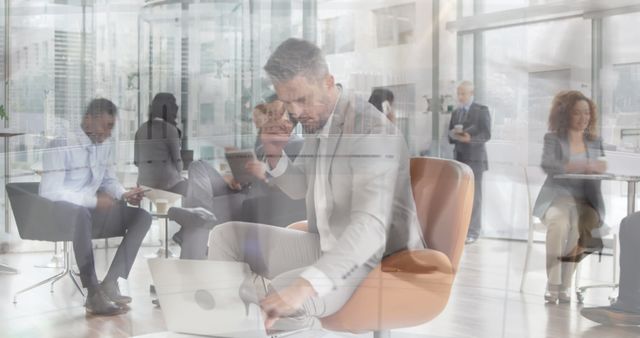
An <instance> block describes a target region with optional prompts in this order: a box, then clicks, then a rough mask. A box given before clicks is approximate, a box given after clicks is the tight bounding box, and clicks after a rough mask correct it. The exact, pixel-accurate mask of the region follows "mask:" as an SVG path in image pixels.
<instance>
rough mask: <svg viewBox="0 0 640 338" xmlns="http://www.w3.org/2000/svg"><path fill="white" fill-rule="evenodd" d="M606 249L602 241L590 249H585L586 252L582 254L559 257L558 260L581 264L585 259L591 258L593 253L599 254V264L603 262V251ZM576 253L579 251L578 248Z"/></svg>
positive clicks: (583, 251)
mask: <svg viewBox="0 0 640 338" xmlns="http://www.w3.org/2000/svg"><path fill="white" fill-rule="evenodd" d="M603 248H604V245H603V244H602V241H599V242H596V243H595V245H593V246H590V247H586V248H584V250H582V251H581V252H578V253H577V254H573V255H567V256H560V257H558V259H559V260H560V261H562V262H574V263H577V262H580V261H581V260H583V259H584V258H585V257H587V256H589V255H590V254H592V253H595V252H597V253H598V262H602V249H603ZM575 251H578V248H576V250H574V252H575Z"/></svg>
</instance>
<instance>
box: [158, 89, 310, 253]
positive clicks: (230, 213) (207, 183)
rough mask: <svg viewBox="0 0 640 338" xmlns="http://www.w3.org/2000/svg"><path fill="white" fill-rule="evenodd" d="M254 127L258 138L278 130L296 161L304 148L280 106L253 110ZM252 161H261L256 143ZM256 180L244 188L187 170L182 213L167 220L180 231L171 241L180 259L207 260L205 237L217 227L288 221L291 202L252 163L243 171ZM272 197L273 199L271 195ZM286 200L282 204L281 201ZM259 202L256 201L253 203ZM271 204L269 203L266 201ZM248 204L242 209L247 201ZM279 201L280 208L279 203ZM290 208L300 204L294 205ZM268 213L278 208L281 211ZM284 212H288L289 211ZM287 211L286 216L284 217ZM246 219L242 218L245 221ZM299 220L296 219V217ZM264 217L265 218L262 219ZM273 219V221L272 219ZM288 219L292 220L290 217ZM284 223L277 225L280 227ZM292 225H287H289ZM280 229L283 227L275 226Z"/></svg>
mask: <svg viewBox="0 0 640 338" xmlns="http://www.w3.org/2000/svg"><path fill="white" fill-rule="evenodd" d="M254 122H255V123H256V127H257V128H258V134H260V133H261V132H262V130H263V128H265V126H266V127H268V128H280V130H281V131H283V132H285V133H286V134H287V135H290V136H289V140H288V142H287V145H286V146H285V152H286V153H287V154H288V156H291V157H292V158H295V157H296V156H297V155H298V153H299V152H300V149H301V147H302V143H303V142H302V141H303V140H302V138H301V137H299V136H297V135H295V134H292V131H293V128H294V122H293V121H291V120H289V115H288V114H286V113H285V110H284V106H283V104H282V102H280V101H272V102H269V103H265V104H260V105H258V106H256V108H255V110H254ZM254 150H255V152H256V156H257V157H258V158H263V156H264V155H263V154H264V152H263V150H262V145H261V143H260V142H259V141H258V142H256V147H255V149H254ZM247 169H248V170H250V172H251V173H253V175H254V176H255V177H256V180H255V181H254V182H252V183H251V184H249V185H245V186H242V185H240V184H239V183H238V182H236V181H235V180H234V179H233V177H232V176H223V175H221V174H220V173H219V172H218V171H217V170H216V169H215V168H213V166H211V165H210V164H209V163H207V162H205V161H202V160H199V161H195V162H193V163H192V164H191V165H190V166H189V179H188V180H187V182H188V188H187V194H186V197H185V200H184V208H177V207H173V208H171V209H169V213H168V215H169V218H170V219H172V220H174V221H176V222H177V223H178V224H180V225H181V229H180V230H179V231H178V232H177V233H176V234H175V235H174V236H173V239H174V241H176V243H179V244H180V246H181V248H182V249H181V253H180V258H183V259H205V258H206V256H207V238H208V232H209V230H211V228H213V226H215V225H216V224H220V223H224V222H227V221H234V220H235V221H237V220H243V219H244V217H247V218H252V219H256V220H259V221H261V220H260V217H261V216H264V215H271V214H276V213H277V214H278V217H285V218H286V217H287V214H286V212H283V210H285V209H284V208H285V206H286V205H287V202H288V201H291V199H290V198H288V197H287V196H284V195H283V194H282V193H281V192H280V191H279V189H278V188H276V187H272V186H271V185H270V184H269V182H268V180H267V179H266V177H265V175H264V166H261V165H260V163H258V162H257V161H256V163H254V165H251V166H248V168H247ZM274 194H275V195H274ZM283 197H284V199H283ZM256 198H257V199H256ZM269 198H271V199H272V201H271V202H264V199H269ZM247 200H249V201H252V202H249V203H248V204H247V205H243V202H245V201H247ZM281 201H282V202H281ZM294 203H300V202H298V201H296V202H294ZM265 206H266V207H281V208H282V210H276V209H270V210H267V211H266V212H262V211H263V210H264V208H265ZM289 209H290V208H287V209H286V210H289ZM286 210H285V211H286ZM245 214H246V215H247V216H244V215H245ZM297 214H300V213H299V212H297ZM265 217H268V216H265ZM275 218H277V217H275ZM289 218H291V216H289ZM294 218H295V219H293V220H292V221H291V222H293V221H295V220H299V219H304V214H303V215H301V216H300V215H298V216H297V217H294ZM284 222H285V221H280V223H284ZM288 223H290V222H288ZM279 225H281V224H279Z"/></svg>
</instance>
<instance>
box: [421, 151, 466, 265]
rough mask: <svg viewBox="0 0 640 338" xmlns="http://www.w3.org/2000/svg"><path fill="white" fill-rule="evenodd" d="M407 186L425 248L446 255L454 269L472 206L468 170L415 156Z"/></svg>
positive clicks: (461, 166) (455, 162)
mask: <svg viewBox="0 0 640 338" xmlns="http://www.w3.org/2000/svg"><path fill="white" fill-rule="evenodd" d="M411 186H412V189H413V197H414V199H415V202H416V209H417V212H418V219H419V220H420V224H421V226H422V231H423V234H424V239H425V241H426V242H427V246H428V247H429V248H430V249H434V250H437V251H441V252H443V253H444V254H446V255H447V256H448V257H449V259H450V260H451V264H452V266H453V268H454V269H457V267H458V263H459V262H460V258H461V256H462V251H463V249H464V240H465V238H466V234H467V229H468V227H469V221H470V219H471V210H472V207H473V191H474V185H473V172H472V171H471V168H469V166H467V165H466V164H463V163H460V162H457V161H452V160H446V159H440V158H429V157H415V158H412V159H411Z"/></svg>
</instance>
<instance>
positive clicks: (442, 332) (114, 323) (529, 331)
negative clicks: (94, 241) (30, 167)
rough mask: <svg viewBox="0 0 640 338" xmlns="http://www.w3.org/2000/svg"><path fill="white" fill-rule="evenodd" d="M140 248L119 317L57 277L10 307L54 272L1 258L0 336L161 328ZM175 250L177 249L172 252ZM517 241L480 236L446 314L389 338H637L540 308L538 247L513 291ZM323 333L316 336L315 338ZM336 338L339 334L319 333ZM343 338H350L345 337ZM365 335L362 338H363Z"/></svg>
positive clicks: (126, 333)
mask: <svg viewBox="0 0 640 338" xmlns="http://www.w3.org/2000/svg"><path fill="white" fill-rule="evenodd" d="M156 249H157V248H155V247H146V248H142V250H141V252H140V253H139V256H138V258H139V259H138V261H136V264H135V265H134V267H133V270H132V273H131V277H130V282H129V283H125V284H124V285H123V286H124V287H123V291H124V292H125V293H128V294H130V295H132V296H133V299H134V300H133V303H132V304H131V311H130V312H129V313H127V314H125V315H121V316H116V317H110V318H102V317H86V316H85V312H84V307H83V299H82V297H81V296H80V295H79V293H78V292H77V291H76V290H75V288H74V287H73V285H72V283H71V281H68V280H63V281H61V282H59V283H58V284H57V285H56V286H55V292H54V293H50V292H49V288H48V287H41V288H39V289H36V290H34V291H31V292H28V293H26V294H24V295H23V296H21V297H20V298H19V299H18V304H17V305H14V304H13V303H12V302H11V299H12V298H11V297H12V294H13V292H14V291H15V290H17V289H20V288H22V287H24V286H26V285H29V284H30V283H34V282H37V281H38V280H40V279H43V278H45V277H47V276H49V275H52V274H54V273H55V272H56V271H55V269H46V268H34V267H33V266H34V265H36V264H42V263H44V262H46V261H47V260H48V259H49V258H50V255H49V254H47V253H37V254H23V255H17V254H9V255H1V256H0V260H2V261H4V262H6V263H10V264H11V265H13V266H15V267H18V268H19V269H20V271H21V273H20V274H18V275H5V274H0V326H1V327H2V333H1V334H0V336H1V337H10V338H14V337H15V338H17V337H130V336H136V335H144V334H149V333H153V332H159V331H164V330H165V329H166V328H165V324H164V320H163V318H162V313H161V311H160V310H159V309H157V308H155V307H154V306H153V305H152V304H151V297H150V295H149V285H150V283H151V276H150V274H149V270H148V267H147V265H146V264H145V262H144V256H145V255H149V254H151V253H153V252H155V251H156ZM174 249H175V250H176V251H177V250H178V249H177V248H174ZM114 252H115V250H113V249H110V250H109V251H108V252H107V255H105V250H103V249H99V250H96V264H97V270H98V271H104V269H105V266H107V261H106V258H107V257H111V255H113V253H114ZM524 252H525V244H524V243H522V242H513V241H501V240H491V239H481V240H479V241H478V242H476V243H475V244H473V245H471V246H468V247H467V248H466V252H465V255H464V257H463V260H462V265H461V269H460V272H459V275H458V279H457V281H456V285H455V287H454V290H453V293H452V296H451V299H450V302H449V305H448V307H447V308H446V310H445V311H444V312H443V313H442V314H441V315H440V316H439V317H437V318H436V319H435V320H434V321H433V322H431V323H428V324H425V325H422V326H419V327H414V328H407V329H402V330H394V331H393V332H392V337H402V338H417V337H438V338H441V337H469V338H482V337H487V338H495V337H598V338H600V337H621V338H622V337H638V336H640V328H637V327H605V326H600V325H596V324H595V323H593V322H591V321H589V320H587V319H584V318H582V317H580V315H579V311H580V308H581V305H579V304H577V303H576V302H575V300H574V301H572V303H571V304H562V305H546V304H545V303H544V300H543V293H544V283H545V280H546V277H545V272H544V271H545V270H544V246H543V245H542V244H536V245H535V250H534V253H533V259H532V262H533V263H532V265H533V269H532V272H530V273H529V275H528V277H527V283H526V286H525V292H524V293H520V292H519V291H518V289H519V286H520V276H521V273H522V264H523V260H524ZM582 264H583V266H582V275H581V276H582V278H581V283H582V284H589V283H603V282H608V281H609V280H608V279H609V278H610V276H611V272H610V271H611V264H612V260H611V257H607V256H603V258H602V262H601V263H599V262H598V260H597V257H596V258H588V259H586V260H584V261H583V263H582ZM610 293H611V292H610V290H604V289H601V290H590V291H587V294H586V298H585V304H586V305H588V306H595V305H606V304H607V302H608V300H607V297H608V296H609V295H610ZM322 335H323V334H321V333H318V336H322ZM325 336H326V337H336V336H337V335H325ZM340 336H342V335H340ZM345 336H346V337H353V336H351V335H345ZM368 336H369V337H370V336H371V335H363V337H368Z"/></svg>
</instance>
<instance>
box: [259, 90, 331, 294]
mask: <svg viewBox="0 0 640 338" xmlns="http://www.w3.org/2000/svg"><path fill="white" fill-rule="evenodd" d="M340 95H341V94H340ZM338 100H340V96H338V99H337V100H336V103H337V102H338ZM335 109H336V105H334V106H333V110H332V111H331V115H329V118H328V119H327V122H326V123H325V125H324V126H323V127H322V129H321V130H320V131H319V132H318V133H316V135H315V137H317V138H318V143H317V145H318V150H317V152H316V175H315V177H314V187H313V188H314V191H313V196H314V201H315V214H316V226H317V228H318V233H319V235H320V248H321V250H322V251H323V252H326V251H329V250H331V248H333V246H334V245H335V244H336V242H337V239H336V237H335V236H334V235H333V233H331V228H330V226H329V220H328V219H327V216H328V215H331V208H332V207H333V203H332V202H331V201H329V200H328V199H329V196H328V193H327V190H326V187H327V185H328V184H329V182H328V181H327V180H328V175H329V173H328V172H324V170H325V169H328V167H329V166H328V165H327V163H326V162H327V161H330V160H331V156H332V155H333V154H327V150H326V148H327V139H328V138H329V131H330V130H331V123H332V121H333V114H334V112H335ZM288 164H289V158H288V157H287V155H286V154H285V153H284V151H283V152H282V156H281V157H280V160H279V161H278V163H277V165H276V167H275V168H273V169H270V168H269V166H268V165H267V172H268V173H269V174H270V175H271V176H273V177H278V176H281V175H282V174H284V172H285V171H286V170H287V166H288ZM300 277H302V278H304V279H306V280H307V281H308V282H309V283H310V284H311V286H312V287H313V288H314V290H315V291H316V293H317V294H318V296H319V297H322V296H324V295H326V294H327V293H329V292H330V291H331V290H333V288H334V284H333V282H332V281H331V279H329V277H327V275H326V274H325V273H324V272H322V271H321V270H320V269H318V268H315V267H313V266H310V267H308V268H307V269H305V271H303V272H302V274H300Z"/></svg>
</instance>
